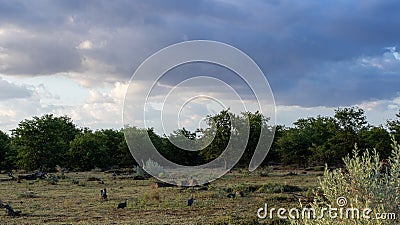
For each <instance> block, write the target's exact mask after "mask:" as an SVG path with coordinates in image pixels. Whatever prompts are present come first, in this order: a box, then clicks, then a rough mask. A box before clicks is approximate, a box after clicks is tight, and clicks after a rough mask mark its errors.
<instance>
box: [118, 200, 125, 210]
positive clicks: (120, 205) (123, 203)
mask: <svg viewBox="0 0 400 225" xmlns="http://www.w3.org/2000/svg"><path fill="white" fill-rule="evenodd" d="M125 207H126V200H125V201H124V202H121V203H119V204H118V207H117V208H118V209H123V208H125Z"/></svg>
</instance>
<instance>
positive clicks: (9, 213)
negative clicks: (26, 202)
mask: <svg viewBox="0 0 400 225" xmlns="http://www.w3.org/2000/svg"><path fill="white" fill-rule="evenodd" d="M0 207H1V208H5V209H6V215H7V216H19V215H20V214H21V210H17V211H14V209H13V208H12V207H11V204H10V202H9V203H8V204H7V205H4V204H3V202H2V201H1V200H0Z"/></svg>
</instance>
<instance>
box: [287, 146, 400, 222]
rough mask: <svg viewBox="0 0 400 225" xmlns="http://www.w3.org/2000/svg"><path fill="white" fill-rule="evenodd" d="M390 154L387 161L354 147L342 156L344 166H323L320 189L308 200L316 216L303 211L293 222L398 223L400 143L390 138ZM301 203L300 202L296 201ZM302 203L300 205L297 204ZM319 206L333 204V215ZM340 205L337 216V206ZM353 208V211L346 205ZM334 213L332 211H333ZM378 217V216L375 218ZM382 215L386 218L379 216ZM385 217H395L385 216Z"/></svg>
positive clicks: (323, 206) (399, 212)
mask: <svg viewBox="0 0 400 225" xmlns="http://www.w3.org/2000/svg"><path fill="white" fill-rule="evenodd" d="M393 143H394V144H393V145H392V147H393V150H392V154H391V157H390V158H389V160H388V161H387V162H383V161H380V160H379V155H378V154H377V152H376V151H375V150H374V151H372V152H370V151H366V152H365V153H363V154H360V153H359V151H358V150H357V147H356V148H355V150H354V151H353V153H354V156H353V157H349V156H347V157H346V158H344V163H345V169H344V170H342V169H336V170H333V171H329V170H328V169H327V168H325V172H324V176H323V178H322V179H320V182H319V183H320V190H319V191H317V192H318V193H323V195H321V194H319V195H318V194H317V192H316V198H315V199H314V202H313V203H311V207H312V208H313V209H314V210H315V215H316V218H309V217H308V215H307V214H306V215H305V216H304V217H302V216H301V215H300V219H299V220H293V221H292V223H294V224H371V225H372V224H399V222H400V145H398V144H397V143H396V142H395V141H393ZM339 197H342V198H343V197H344V198H345V200H346V204H345V205H344V206H341V205H338V203H339V204H341V203H343V202H337V200H338V198H339ZM342 200H343V199H342ZM300 205H301V204H300ZM304 207H306V206H303V205H301V208H304ZM323 208H325V209H326V208H327V209H329V208H337V209H338V211H336V212H337V217H336V218H331V216H330V215H329V213H328V212H327V211H325V213H324V214H323V215H324V217H322V218H318V216H320V215H321V210H323ZM341 208H342V209H343V214H342V218H340V211H339V210H340V209H341ZM348 208H352V209H354V208H357V209H358V210H359V216H357V212H356V211H354V214H353V212H352V211H348V212H347V214H346V209H348ZM367 208H369V209H371V212H370V213H369V214H368V212H367V211H366V213H367V214H368V216H370V218H369V219H368V218H366V217H363V210H364V209H367ZM333 215H335V214H333ZM377 217H379V218H377ZM382 217H386V219H382ZM389 217H395V219H393V218H389Z"/></svg>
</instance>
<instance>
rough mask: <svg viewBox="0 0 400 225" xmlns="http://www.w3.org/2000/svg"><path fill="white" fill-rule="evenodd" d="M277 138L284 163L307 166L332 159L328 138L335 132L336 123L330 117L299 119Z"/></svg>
mask: <svg viewBox="0 0 400 225" xmlns="http://www.w3.org/2000/svg"><path fill="white" fill-rule="evenodd" d="M294 125H295V127H293V128H289V129H287V130H286V131H285V132H284V133H283V135H282V136H281V137H280V138H279V139H278V140H277V145H278V147H279V148H280V149H281V155H282V161H283V163H285V164H292V163H295V164H298V165H302V166H304V167H305V166H308V164H309V163H311V164H321V163H324V162H326V163H329V162H332V161H333V159H334V158H333V157H334V154H332V152H331V146H330V143H329V140H330V139H332V138H334V137H335V135H336V134H337V130H338V125H337V124H336V122H335V120H334V119H333V118H331V117H321V116H318V117H317V118H313V117H310V118H307V119H299V120H297V121H296V122H295V123H294Z"/></svg>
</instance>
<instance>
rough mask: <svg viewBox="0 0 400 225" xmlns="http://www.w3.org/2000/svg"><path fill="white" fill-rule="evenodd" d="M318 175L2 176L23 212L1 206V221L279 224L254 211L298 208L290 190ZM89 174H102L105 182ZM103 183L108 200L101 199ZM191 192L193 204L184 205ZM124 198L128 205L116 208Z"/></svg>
mask: <svg viewBox="0 0 400 225" xmlns="http://www.w3.org/2000/svg"><path fill="white" fill-rule="evenodd" d="M321 174H322V172H315V171H307V172H306V171H301V170H284V169H275V170H272V171H268V172H265V170H262V169H259V170H257V171H255V172H253V173H250V174H249V173H248V172H241V171H234V172H232V173H228V174H226V175H225V176H223V177H222V178H220V179H218V180H216V181H214V182H212V183H211V184H210V185H209V188H208V190H198V189H192V188H188V189H182V188H180V187H159V188H154V187H151V184H152V183H154V182H155V180H154V179H153V178H151V179H148V180H133V179H132V178H131V176H130V175H129V174H121V175H118V176H116V177H112V176H111V174H110V173H104V172H81V173H72V172H71V173H66V174H65V178H64V179H59V180H58V182H57V184H55V185H53V184H50V183H49V182H48V181H47V180H36V181H28V180H22V181H21V182H20V183H17V181H2V182H0V199H1V200H2V201H3V202H4V203H7V202H10V203H11V205H12V207H13V208H14V209H15V210H22V215H21V216H19V217H10V216H6V215H5V210H4V209H2V211H1V213H0V224H278V223H279V222H284V221H277V220H276V219H273V220H271V219H268V218H267V219H258V217H257V210H258V209H259V208H260V207H263V206H264V203H268V207H285V208H289V207H298V206H299V201H298V199H297V198H296V197H295V196H294V195H293V193H297V194H302V195H305V196H307V195H309V194H310V193H311V190H312V189H313V188H315V187H317V186H318V183H317V181H318V178H317V177H318V176H319V175H321ZM58 175H59V176H60V174H58ZM6 177H7V175H6V174H0V178H6ZM90 178H98V179H102V180H103V181H104V184H102V183H100V182H98V181H89V180H92V179H90ZM103 188H107V192H108V193H107V194H108V200H101V199H100V190H101V189H103ZM235 191H242V192H244V197H237V198H235V199H230V198H227V194H228V193H231V192H235ZM190 196H193V197H194V204H193V206H191V207H188V206H187V200H188V199H189V198H190ZM125 199H126V200H127V208H125V209H117V205H118V203H120V202H122V201H124V200H125ZM3 210H4V211H3ZM281 224H283V223H281Z"/></svg>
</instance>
